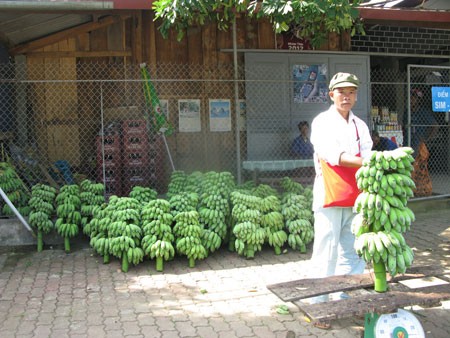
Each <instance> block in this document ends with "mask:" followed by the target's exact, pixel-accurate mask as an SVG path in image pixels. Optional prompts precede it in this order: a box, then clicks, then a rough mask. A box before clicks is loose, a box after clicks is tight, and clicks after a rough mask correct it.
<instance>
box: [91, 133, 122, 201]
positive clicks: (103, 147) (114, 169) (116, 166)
mask: <svg viewBox="0 0 450 338" xmlns="http://www.w3.org/2000/svg"><path fill="white" fill-rule="evenodd" d="M96 144H97V145H96V148H97V180H98V181H99V182H104V183H105V193H106V196H107V197H109V196H111V195H117V196H121V195H122V154H121V149H122V147H121V140H120V133H119V131H118V130H116V131H114V132H111V133H108V134H105V135H103V136H101V135H99V136H97V137H96Z"/></svg>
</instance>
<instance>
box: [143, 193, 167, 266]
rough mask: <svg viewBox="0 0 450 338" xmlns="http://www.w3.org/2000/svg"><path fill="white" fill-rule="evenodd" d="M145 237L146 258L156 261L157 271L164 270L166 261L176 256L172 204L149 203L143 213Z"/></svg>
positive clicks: (156, 200)
mask: <svg viewBox="0 0 450 338" xmlns="http://www.w3.org/2000/svg"><path fill="white" fill-rule="evenodd" d="M141 221H142V231H143V237H142V240H141V246H142V250H144V254H145V256H148V257H150V258H152V259H156V271H160V272H161V271H163V270H164V261H168V260H171V259H172V258H173V257H174V256H175V249H174V247H173V243H174V241H175V237H174V235H173V234H172V222H173V216H172V214H171V213H170V203H169V202H168V201H167V200H164V199H155V200H153V201H150V202H148V203H147V204H146V205H145V206H144V207H143V208H142V211H141Z"/></svg>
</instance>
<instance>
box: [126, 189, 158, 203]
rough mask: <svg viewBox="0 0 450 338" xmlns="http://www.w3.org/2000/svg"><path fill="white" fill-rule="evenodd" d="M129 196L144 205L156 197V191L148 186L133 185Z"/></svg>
mask: <svg viewBox="0 0 450 338" xmlns="http://www.w3.org/2000/svg"><path fill="white" fill-rule="evenodd" d="M129 196H130V197H131V198H134V199H136V200H138V201H139V202H141V203H142V205H146V204H147V203H148V202H150V201H152V200H155V199H156V198H157V197H158V192H157V191H156V190H155V189H152V188H150V187H141V186H135V187H133V188H132V189H131V191H130V193H129Z"/></svg>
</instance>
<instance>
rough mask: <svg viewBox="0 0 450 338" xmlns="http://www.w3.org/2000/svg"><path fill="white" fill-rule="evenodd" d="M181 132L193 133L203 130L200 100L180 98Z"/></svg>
mask: <svg viewBox="0 0 450 338" xmlns="http://www.w3.org/2000/svg"><path fill="white" fill-rule="evenodd" d="M178 112H179V116H180V118H179V120H180V121H179V128H180V132H185V133H192V132H199V131H201V130H202V126H201V120H200V100H199V99H192V100H178Z"/></svg>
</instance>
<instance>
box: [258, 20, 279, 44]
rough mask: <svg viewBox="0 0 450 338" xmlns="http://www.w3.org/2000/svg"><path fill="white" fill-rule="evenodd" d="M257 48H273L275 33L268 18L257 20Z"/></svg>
mask: <svg viewBox="0 0 450 338" xmlns="http://www.w3.org/2000/svg"><path fill="white" fill-rule="evenodd" d="M258 44H259V46H258V48H259V49H275V48H276V43H275V33H274V31H273V27H272V24H271V23H270V22H269V21H268V20H259V21H258Z"/></svg>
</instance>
